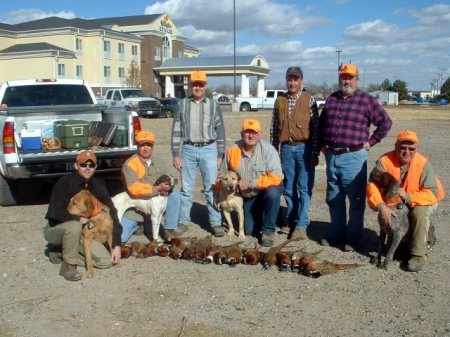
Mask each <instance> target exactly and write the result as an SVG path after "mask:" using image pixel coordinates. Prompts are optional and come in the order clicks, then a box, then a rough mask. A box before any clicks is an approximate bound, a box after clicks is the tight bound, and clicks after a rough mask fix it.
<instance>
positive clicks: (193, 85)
mask: <svg viewBox="0 0 450 337" xmlns="http://www.w3.org/2000/svg"><path fill="white" fill-rule="evenodd" d="M204 86H205V83H203V82H194V83H192V88H194V87H200V88H203V87H204Z"/></svg>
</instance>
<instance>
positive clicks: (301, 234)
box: [270, 67, 320, 239]
mask: <svg viewBox="0 0 450 337" xmlns="http://www.w3.org/2000/svg"><path fill="white" fill-rule="evenodd" d="M286 84H287V89H288V92H287V93H286V94H285V95H283V96H280V97H278V98H277V100H276V102H275V107H274V110H273V116H272V126H271V130H270V142H271V143H272V145H273V146H274V147H275V148H276V149H277V150H278V151H279V153H280V157H281V164H282V168H283V174H284V182H283V184H284V192H283V195H284V198H285V200H286V203H287V211H286V213H285V215H284V216H283V224H284V227H283V228H282V229H281V232H282V233H285V234H289V233H290V232H291V231H292V234H291V238H297V239H306V238H307V236H306V228H307V227H308V225H309V207H310V203H311V195H312V189H313V186H314V176H315V167H316V166H317V164H318V162H319V160H318V156H319V152H320V149H319V144H318V129H319V113H318V109H317V105H316V103H315V101H314V99H313V98H312V97H311V95H310V94H309V93H307V92H306V91H302V85H303V72H302V70H301V69H300V67H289V68H288V69H287V71H286Z"/></svg>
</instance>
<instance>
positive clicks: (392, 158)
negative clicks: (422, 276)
mask: <svg viewBox="0 0 450 337" xmlns="http://www.w3.org/2000/svg"><path fill="white" fill-rule="evenodd" d="M418 146H419V139H418V137H417V134H416V133H415V132H414V131H409V130H406V131H401V132H400V133H399V134H398V136H397V141H396V143H395V149H394V150H393V151H391V152H388V153H386V154H384V155H382V156H381V157H380V158H379V159H378V160H377V162H376V167H377V168H378V169H379V170H381V171H382V172H388V173H390V174H391V175H393V176H394V177H395V178H396V179H397V181H398V182H399V185H400V188H399V197H400V198H401V199H402V200H403V201H404V203H405V204H406V205H407V206H408V208H409V213H408V219H409V226H410V236H409V237H408V245H409V253H410V254H411V257H410V258H409V260H408V263H407V265H406V270H408V271H411V272H418V271H420V270H421V269H422V268H423V266H424V264H425V254H426V246H427V242H431V243H432V244H433V243H434V241H435V238H434V228H433V226H432V225H431V224H430V216H431V214H432V213H433V211H434V210H435V209H436V207H437V203H438V201H440V200H442V199H443V198H444V195H445V193H444V190H443V187H442V184H441V181H440V180H439V178H438V177H437V176H436V175H435V174H434V172H433V169H432V167H431V164H430V162H429V161H428V159H427V158H426V157H425V156H423V155H422V154H420V153H419V152H417V149H418ZM366 193H367V202H368V204H369V206H370V207H371V208H372V209H373V210H375V211H377V212H379V213H380V215H381V219H382V220H383V221H384V222H385V224H386V225H387V226H389V224H390V222H391V219H392V216H393V215H394V214H395V213H394V211H393V210H391V209H390V208H389V207H388V206H386V202H387V200H386V196H385V195H384V194H383V191H381V189H380V188H379V187H378V186H377V185H376V184H375V183H374V182H372V181H369V183H368V184H367V188H366Z"/></svg>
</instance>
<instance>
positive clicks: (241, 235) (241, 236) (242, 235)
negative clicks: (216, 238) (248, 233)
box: [239, 233, 245, 241]
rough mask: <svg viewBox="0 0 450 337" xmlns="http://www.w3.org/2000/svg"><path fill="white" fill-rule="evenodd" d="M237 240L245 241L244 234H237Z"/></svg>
mask: <svg viewBox="0 0 450 337" xmlns="http://www.w3.org/2000/svg"><path fill="white" fill-rule="evenodd" d="M239 240H241V241H244V240H245V234H244V233H239Z"/></svg>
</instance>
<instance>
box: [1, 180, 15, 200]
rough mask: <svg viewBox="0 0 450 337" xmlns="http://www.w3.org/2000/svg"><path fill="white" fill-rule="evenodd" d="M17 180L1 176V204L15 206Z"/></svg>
mask: <svg viewBox="0 0 450 337" xmlns="http://www.w3.org/2000/svg"><path fill="white" fill-rule="evenodd" d="M14 186H15V182H14V181H12V180H10V179H6V178H5V177H3V176H0V206H14V205H16V204H17V200H16V198H15V197H14V194H13V190H14Z"/></svg>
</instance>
